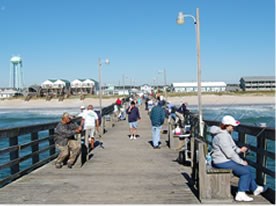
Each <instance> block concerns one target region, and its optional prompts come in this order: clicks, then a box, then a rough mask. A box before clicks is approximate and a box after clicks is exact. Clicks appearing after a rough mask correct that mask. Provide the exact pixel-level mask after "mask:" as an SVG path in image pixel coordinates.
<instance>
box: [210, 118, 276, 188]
mask: <svg viewBox="0 0 276 206" xmlns="http://www.w3.org/2000/svg"><path fill="white" fill-rule="evenodd" d="M205 124H206V127H209V126H212V125H219V122H215V121H208V120H205ZM233 137H234V140H235V142H236V144H237V145H239V146H243V145H245V146H247V147H248V148H249V152H248V153H247V154H246V155H245V156H244V158H245V159H246V161H247V162H248V164H249V165H250V166H252V167H253V168H255V170H256V182H257V184H260V185H265V184H266V183H267V180H268V179H269V178H270V179H271V181H272V180H273V182H275V129H273V128H267V127H257V126H249V125H239V126H238V127H236V128H235V131H234V133H233ZM211 138H212V137H211V135H210V134H209V133H208V132H206V133H205V139H206V141H207V142H208V144H211ZM273 169H274V170H273ZM272 189H274V190H275V188H272Z"/></svg>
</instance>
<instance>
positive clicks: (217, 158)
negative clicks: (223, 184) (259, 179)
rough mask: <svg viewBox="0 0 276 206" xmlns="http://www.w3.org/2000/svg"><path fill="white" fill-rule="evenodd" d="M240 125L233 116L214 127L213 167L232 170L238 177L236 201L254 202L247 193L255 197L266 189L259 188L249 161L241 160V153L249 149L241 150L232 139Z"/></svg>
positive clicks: (227, 117) (211, 130)
mask: <svg viewBox="0 0 276 206" xmlns="http://www.w3.org/2000/svg"><path fill="white" fill-rule="evenodd" d="M239 124H240V122H239V121H237V120H235V119H234V118H233V117H232V116H229V115H226V116H224V117H223V118H222V121H221V125H220V127H217V126H212V127H211V128H210V133H211V134H212V135H213V136H214V138H213V141H212V146H213V152H212V159H213V166H214V167H216V168H224V169H232V171H233V173H234V175H236V176H238V177H239V178H240V179H239V184H238V193H237V194H236V197H235V200H236V201H252V200H253V198H252V197H249V196H248V195H247V194H246V193H245V192H246V191H253V194H254V195H255V196H257V195H259V194H260V193H262V192H263V191H264V187H262V186H258V185H257V184H256V182H255V180H254V178H253V176H252V174H251V172H250V169H249V166H248V163H247V161H245V160H243V159H242V158H240V156H239V153H245V152H246V151H247V150H248V148H247V147H244V146H243V147H241V148H239V147H238V146H237V145H236V144H235V142H234V140H233V139H232V136H231V133H232V132H233V130H234V127H235V126H238V125H239Z"/></svg>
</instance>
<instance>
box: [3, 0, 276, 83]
mask: <svg viewBox="0 0 276 206" xmlns="http://www.w3.org/2000/svg"><path fill="white" fill-rule="evenodd" d="M196 8H199V23H200V24H199V26H200V32H199V33H200V62H201V70H202V74H201V79H202V81H224V82H226V83H232V84H238V83H239V80H240V78H241V77H244V76H274V75H275V1H274V0H0V87H8V86H9V78H10V68H11V62H10V59H11V57H12V56H14V55H19V56H20V57H21V58H22V60H23V67H22V71H23V76H24V85H25V86H30V85H32V84H39V85H40V84H41V83H42V82H43V81H45V80H47V79H66V80H69V81H72V80H74V79H78V78H80V79H85V78H92V79H95V80H97V81H98V75H99V70H98V61H99V58H100V59H101V62H102V63H103V64H102V68H101V74H102V82H103V84H113V85H114V84H115V85H123V84H126V85H130V84H131V85H133V84H134V85H142V84H145V83H147V84H164V83H165V80H166V83H167V84H171V83H173V82H194V81H197V49H196V31H195V25H194V22H193V19H192V18H189V17H186V18H185V24H183V25H178V24H176V18H177V15H178V12H180V11H182V12H184V13H185V14H189V15H193V16H194V17H195V16H196ZM106 58H109V60H110V64H109V65H105V64H104V60H105V59H106ZM164 71H165V72H164ZM165 74H166V75H165Z"/></svg>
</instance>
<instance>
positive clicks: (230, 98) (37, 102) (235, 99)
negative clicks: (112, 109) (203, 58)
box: [0, 95, 275, 109]
mask: <svg viewBox="0 0 276 206" xmlns="http://www.w3.org/2000/svg"><path fill="white" fill-rule="evenodd" d="M115 101H116V98H104V99H102V105H103V107H105V106H108V105H110V104H112V103H114V102H115ZM168 101H170V102H173V103H174V104H177V105H178V104H181V103H182V102H187V103H188V105H197V103H198V98H197V96H178V97H169V98H168ZM88 104H92V105H94V107H98V106H99V99H98V98H86V99H85V100H80V99H65V100H63V101H58V99H52V100H51V101H46V100H45V99H31V100H30V101H24V100H22V99H12V100H0V109H16V108H71V107H73V108H76V107H80V106H81V105H84V106H87V105H88ZM237 104H247V105H250V104H275V96H250V95H245V96H238V95H237V96H234V95H221V96H218V95H202V105H203V106H204V105H237Z"/></svg>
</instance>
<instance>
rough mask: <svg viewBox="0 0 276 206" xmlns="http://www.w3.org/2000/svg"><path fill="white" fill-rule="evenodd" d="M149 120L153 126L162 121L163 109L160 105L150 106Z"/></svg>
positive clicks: (157, 125) (163, 116) (163, 117)
mask: <svg viewBox="0 0 276 206" xmlns="http://www.w3.org/2000/svg"><path fill="white" fill-rule="evenodd" d="M150 120H151V125H152V126H154V127H159V126H161V125H162V124H163V123H164V120H165V111H164V109H163V108H162V107H161V106H160V105H157V106H154V107H153V108H152V110H151V112H150Z"/></svg>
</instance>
